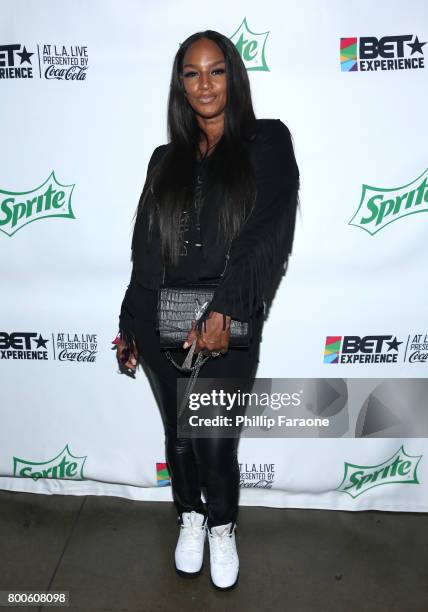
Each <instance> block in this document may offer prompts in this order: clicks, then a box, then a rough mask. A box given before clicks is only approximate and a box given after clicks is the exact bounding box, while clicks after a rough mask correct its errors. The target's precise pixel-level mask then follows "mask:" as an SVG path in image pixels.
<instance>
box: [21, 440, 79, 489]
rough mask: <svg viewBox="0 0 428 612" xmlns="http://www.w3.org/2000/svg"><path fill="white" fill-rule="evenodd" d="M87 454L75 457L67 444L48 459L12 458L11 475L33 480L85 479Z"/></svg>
mask: <svg viewBox="0 0 428 612" xmlns="http://www.w3.org/2000/svg"><path fill="white" fill-rule="evenodd" d="M86 458H87V456H85V457H76V456H75V455H73V454H72V453H71V452H70V449H69V448H68V444H67V445H66V446H65V448H64V449H63V450H62V451H61V452H60V454H59V455H57V456H56V457H54V458H53V459H50V460H49V461H41V462H39V463H36V462H35V461H28V460H27V459H19V457H14V458H13V475H14V476H15V477H18V478H32V479H33V480H34V481H35V482H37V481H38V480H40V478H59V479H66V480H85V477H84V475H83V466H84V464H85V461H86Z"/></svg>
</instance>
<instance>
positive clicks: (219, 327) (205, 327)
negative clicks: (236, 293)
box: [183, 311, 231, 355]
mask: <svg viewBox="0 0 428 612" xmlns="http://www.w3.org/2000/svg"><path fill="white" fill-rule="evenodd" d="M223 316H224V315H223V314H222V313H221V312H216V311H211V312H210V313H209V315H208V317H207V319H206V320H205V324H204V323H203V324H202V330H201V331H199V330H198V329H197V327H196V321H193V323H192V329H191V330H190V331H189V333H188V335H187V340H186V342H185V343H184V344H183V348H187V347H189V346H191V345H192V343H193V341H194V340H195V338H196V347H195V353H196V354H197V353H199V351H202V352H203V354H204V355H206V354H208V353H211V351H214V352H219V353H223V354H224V353H227V351H228V349H229V340H230V323H231V317H229V316H228V315H225V316H226V329H223Z"/></svg>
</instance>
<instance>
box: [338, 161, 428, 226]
mask: <svg viewBox="0 0 428 612" xmlns="http://www.w3.org/2000/svg"><path fill="white" fill-rule="evenodd" d="M427 175H428V168H427V169H426V170H425V171H424V172H423V173H422V174H421V175H420V176H418V178H417V179H415V180H414V181H412V182H411V183H409V184H408V185H403V187H395V188H394V189H383V188H380V187H370V185H363V191H362V195H361V202H360V205H359V207H358V210H357V212H356V213H355V215H354V216H353V217H352V219H351V220H350V222H349V225H355V226H357V227H361V229H363V230H365V231H366V232H368V233H369V234H371V235H372V236H373V235H374V234H376V232H378V231H379V230H381V229H383V228H384V227H386V226H387V225H389V224H390V223H392V222H393V221H398V219H402V218H403V217H407V215H414V214H415V213H421V212H428V189H427Z"/></svg>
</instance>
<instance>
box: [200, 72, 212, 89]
mask: <svg viewBox="0 0 428 612" xmlns="http://www.w3.org/2000/svg"><path fill="white" fill-rule="evenodd" d="M199 87H200V89H209V88H210V87H211V75H210V74H206V73H204V72H201V76H200V79H199Z"/></svg>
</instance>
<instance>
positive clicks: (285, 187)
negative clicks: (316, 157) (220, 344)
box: [203, 119, 300, 321]
mask: <svg viewBox="0 0 428 612" xmlns="http://www.w3.org/2000/svg"><path fill="white" fill-rule="evenodd" d="M254 170H255V178H256V185H257V195H256V200H255V204H254V207H253V210H252V212H251V213H250V214H249V216H248V217H247V219H246V221H245V222H244V224H243V226H242V229H241V231H240V233H239V234H238V236H237V237H236V238H235V239H234V240H233V241H232V244H231V248H230V253H229V260H228V264H227V266H226V270H225V273H224V275H223V278H222V280H221V282H220V284H219V285H218V287H217V288H216V290H215V292H214V296H213V299H212V301H211V303H210V306H209V310H212V311H217V312H221V313H223V314H226V315H229V316H231V317H232V319H237V320H241V321H248V320H249V319H250V317H251V315H252V314H253V313H254V311H256V310H258V309H259V308H260V307H262V306H263V301H264V300H265V299H266V295H267V294H269V292H270V291H271V289H272V285H273V283H274V282H275V279H278V274H280V275H281V276H283V275H284V274H285V270H286V264H287V261H288V257H289V255H290V253H291V250H292V245H293V238H294V229H295V219H296V209H297V206H298V190H299V182H300V179H299V169H298V166H297V163H296V159H295V156H294V149H293V143H292V140H291V134H290V132H289V130H288V128H287V127H286V125H285V124H284V123H282V121H280V120H279V119H277V120H273V121H269V122H268V125H267V127H265V129H263V130H262V132H261V134H260V143H259V146H258V147H257V156H256V163H255V169H254ZM209 310H207V311H206V312H205V316H203V318H206V316H207V315H208V313H209Z"/></svg>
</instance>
